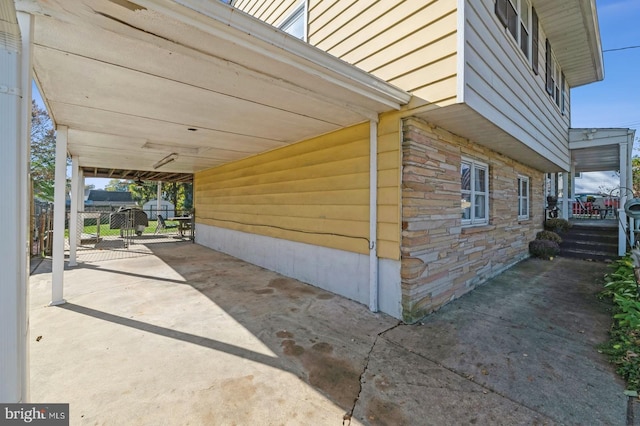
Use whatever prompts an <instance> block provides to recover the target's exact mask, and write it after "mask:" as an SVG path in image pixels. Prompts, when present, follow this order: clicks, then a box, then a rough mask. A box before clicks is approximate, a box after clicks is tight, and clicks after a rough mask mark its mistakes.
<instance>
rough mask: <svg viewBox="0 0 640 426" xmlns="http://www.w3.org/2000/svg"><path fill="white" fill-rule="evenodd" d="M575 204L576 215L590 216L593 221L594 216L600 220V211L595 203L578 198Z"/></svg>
mask: <svg viewBox="0 0 640 426" xmlns="http://www.w3.org/2000/svg"><path fill="white" fill-rule="evenodd" d="M575 203H576V204H577V205H576V204H574V212H573V213H574V214H578V215H581V216H588V217H589V219H591V217H592V216H596V217H597V218H600V209H599V208H598V207H597V206H594V204H593V201H584V202H583V201H582V200H581V199H580V197H576V199H575Z"/></svg>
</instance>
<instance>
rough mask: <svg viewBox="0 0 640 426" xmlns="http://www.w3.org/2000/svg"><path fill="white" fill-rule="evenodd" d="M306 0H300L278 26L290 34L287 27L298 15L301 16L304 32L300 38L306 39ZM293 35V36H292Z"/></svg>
mask: <svg viewBox="0 0 640 426" xmlns="http://www.w3.org/2000/svg"><path fill="white" fill-rule="evenodd" d="M307 10H308V7H307V0H305V1H302V2H300V4H299V5H298V6H296V8H295V9H294V11H293V12H291V14H289V16H287V17H286V18H285V19H284V20H283V21H282V23H281V24H280V25H279V26H278V28H279V29H281V30H282V31H284V32H286V33H288V34H290V33H289V32H288V31H287V28H288V27H289V26H290V25H291V24H292V23H294V22H295V21H296V19H298V18H299V17H300V16H302V25H303V27H304V34H303V35H302V40H304V41H307V16H308V14H307ZM294 37H295V36H294Z"/></svg>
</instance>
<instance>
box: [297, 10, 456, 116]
mask: <svg viewBox="0 0 640 426" xmlns="http://www.w3.org/2000/svg"><path fill="white" fill-rule="evenodd" d="M310 5H311V6H310V10H309V28H308V31H309V36H308V39H309V42H310V43H311V44H313V45H316V46H317V47H319V48H320V49H322V50H325V51H327V52H329V53H331V54H333V55H335V56H337V57H339V58H341V59H343V60H345V61H347V62H349V63H351V64H354V65H356V66H358V67H360V68H362V69H363V70H365V71H367V72H370V73H372V74H374V75H376V76H378V77H380V78H382V79H383V80H385V81H388V82H390V83H392V84H395V85H396V86H398V87H400V88H402V89H404V90H406V91H409V92H412V94H413V95H414V96H416V97H420V98H422V99H424V100H426V101H428V102H431V103H434V104H437V105H439V106H445V105H449V104H451V103H454V102H455V99H456V96H457V65H458V64H457V60H458V54H457V48H458V45H457V42H458V41H457V38H458V32H457V30H458V28H457V25H458V23H457V19H458V17H457V16H458V14H457V1H455V0H438V1H427V2H419V1H373V0H370V1H363V0H360V1H357V2H353V1H344V2H342V1H341V2H340V4H339V6H338V5H337V3H336V2H335V1H334V0H310Z"/></svg>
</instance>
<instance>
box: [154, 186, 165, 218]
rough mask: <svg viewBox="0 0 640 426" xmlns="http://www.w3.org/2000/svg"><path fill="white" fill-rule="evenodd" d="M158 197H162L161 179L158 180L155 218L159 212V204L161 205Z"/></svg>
mask: <svg viewBox="0 0 640 426" xmlns="http://www.w3.org/2000/svg"><path fill="white" fill-rule="evenodd" d="M160 197H162V181H160V180H159V181H158V189H157V193H156V220H157V219H158V214H159V213H160V205H161V202H160ZM165 219H166V217H165Z"/></svg>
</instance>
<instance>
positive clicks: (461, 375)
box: [343, 326, 557, 425]
mask: <svg viewBox="0 0 640 426" xmlns="http://www.w3.org/2000/svg"><path fill="white" fill-rule="evenodd" d="M396 327H397V326H396ZM393 328H395V327H393ZM385 332H386V331H385ZM376 341H377V338H376ZM387 342H389V343H391V344H392V345H394V346H396V347H398V348H400V349H402V350H405V351H407V352H409V353H412V354H413V355H416V356H418V357H420V358H423V359H426V360H427V361H429V362H432V363H434V364H435V365H437V366H438V367H440V368H442V369H444V370H447V371H449V372H451V373H453V374H455V375H456V376H458V377H461V378H463V379H465V380H467V381H469V382H471V383H473V384H475V385H477V386H480V387H481V388H482V389H486V391H487V392H491V393H493V394H496V395H498V396H500V397H502V398H504V399H506V400H509V401H511V402H513V403H515V404H517V405H521V406H523V407H525V408H528V409H529V410H531V411H533V412H534V413H537V414H539V415H540V416H541V417H543V418H547V419H550V420H553V421H557V419H553V418H551V417H550V416H549V415H548V414H545V413H542V412H540V411H539V410H537V409H536V408H535V407H530V406H528V405H527V404H524V403H522V402H521V401H517V400H515V399H513V398H511V397H509V396H508V395H505V394H503V393H501V392H499V391H497V390H495V389H492V388H490V387H488V386H485V385H483V384H482V383H479V382H477V381H476V380H474V377H473V376H469V375H468V374H464V373H462V372H459V371H457V370H455V369H453V368H449V367H447V366H446V365H444V364H442V363H440V362H438V361H435V360H433V359H431V358H429V357H427V356H425V355H423V354H421V353H419V352H415V351H412V350H411V349H409V348H407V347H404V346H402V345H401V344H399V343H398V342H394V341H393V340H388V339H387ZM354 407H355V404H354ZM343 425H344V423H343Z"/></svg>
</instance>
